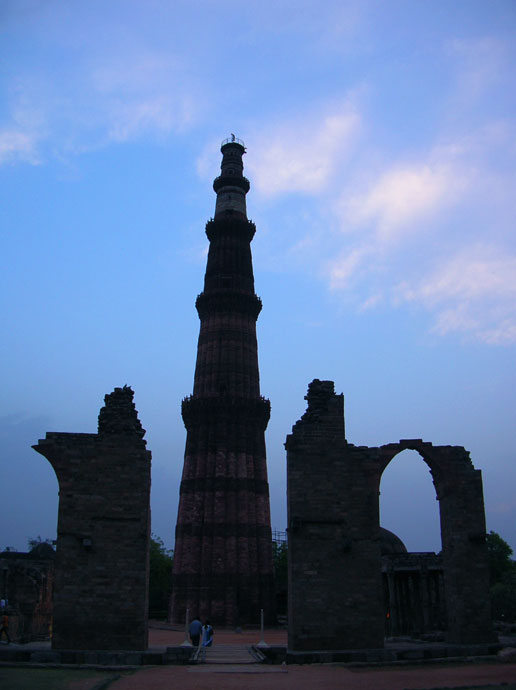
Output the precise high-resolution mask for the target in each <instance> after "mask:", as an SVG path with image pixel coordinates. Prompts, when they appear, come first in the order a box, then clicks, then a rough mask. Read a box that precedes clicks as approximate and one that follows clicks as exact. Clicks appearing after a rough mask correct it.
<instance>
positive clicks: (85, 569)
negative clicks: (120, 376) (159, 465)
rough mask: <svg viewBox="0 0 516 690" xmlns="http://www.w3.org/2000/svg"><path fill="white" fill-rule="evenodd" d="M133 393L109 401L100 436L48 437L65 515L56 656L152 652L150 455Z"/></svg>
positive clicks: (41, 449)
mask: <svg viewBox="0 0 516 690" xmlns="http://www.w3.org/2000/svg"><path fill="white" fill-rule="evenodd" d="M144 434H145V430H144V429H142V427H141V424H140V422H139V420H138V416H137V412H136V410H135V407H134V403H133V391H132V390H131V389H130V388H128V387H127V386H124V388H115V390H114V391H113V393H111V394H109V395H106V396H105V407H103V408H102V410H101V411H100V415H99V432H98V434H70V433H54V432H48V433H47V435H46V438H45V439H43V440H40V441H39V442H38V444H37V445H35V446H33V448H34V449H35V450H37V451H38V453H41V454H42V455H44V456H45V457H46V458H47V460H48V461H49V462H50V463H51V465H52V467H53V468H54V470H55V473H56V475H57V479H58V482H59V513H58V529H57V532H58V534H57V549H56V566H55V583H54V597H53V609H54V610H53V636H52V648H53V649H69V650H73V649H94V650H99V649H106V650H108V649H125V650H144V649H146V648H147V638H148V635H147V607H148V601H147V600H148V576H149V575H148V559H149V538H150V507H149V506H150V469H151V454H150V452H149V451H148V450H147V449H146V442H145V441H144V440H143V436H144Z"/></svg>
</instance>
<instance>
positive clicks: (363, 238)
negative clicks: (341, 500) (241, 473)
mask: <svg viewBox="0 0 516 690" xmlns="http://www.w3.org/2000/svg"><path fill="white" fill-rule="evenodd" d="M515 29H516V5H515V4H514V2H512V0H508V1H502V0H490V2H488V3H487V2H483V1H482V2H476V1H475V0H468V1H466V2H463V1H461V0H455V1H454V2H453V3H450V2H443V1H439V0H433V1H432V2H429V1H426V0H421V1H420V2H408V1H399V2H396V1H395V0H392V1H391V2H389V3H385V2H380V1H371V2H368V1H367V0H362V1H360V2H353V1H349V2H348V1H346V0H341V1H340V2H333V1H331V0H328V2H325V3H323V4H321V3H316V2H313V1H312V0H307V1H303V0H292V1H289V0H286V1H283V2H282V1H280V2H274V3H273V2H269V1H268V0H262V1H261V2H259V3H258V2H248V3H242V2H241V0H239V1H238V2H237V1H234V2H233V1H226V0H219V1H217V2H211V1H209V0H204V1H200V0H197V1H196V0H189V1H188V2H181V1H180V0H176V1H174V2H167V1H165V0H145V2H144V1H143V0H139V1H136V0H107V1H106V0H102V1H100V0H89V1H88V2H87V3H85V2H80V1H79V0H68V2H66V3H62V2H58V1H57V0H55V1H54V0H46V1H45V0H32V1H30V0H16V1H14V0H12V1H9V0H4V2H3V3H2V5H1V7H0V64H1V70H0V80H1V91H0V93H1V97H0V177H1V184H0V190H1V191H0V227H1V235H2V244H1V247H2V252H1V255H2V271H1V278H0V280H1V283H2V285H1V294H2V300H1V319H2V323H3V325H4V337H3V338H2V362H3V365H4V374H3V377H2V380H3V386H2V389H3V391H2V396H1V400H0V422H1V425H0V439H1V455H0V457H1V463H2V472H1V484H2V490H3V492H2V493H3V498H2V513H3V519H2V522H1V525H0V547H3V546H6V545H11V546H14V547H16V548H19V549H24V548H25V547H26V541H27V538H29V537H34V536H37V535H38V534H39V535H41V536H42V537H44V538H45V537H50V538H53V537H54V536H55V530H56V515H57V481H56V479H55V476H54V474H53V471H52V469H51V467H50V465H49V463H48V462H47V461H46V460H45V459H44V458H43V457H42V456H40V455H38V454H37V453H35V452H34V451H33V450H32V449H31V448H30V446H31V445H32V444H34V443H36V442H37V440H38V439H39V438H43V437H44V435H45V433H46V432H47V431H70V432H95V431H96V423H97V415H98V411H99V409H100V407H101V406H102V404H103V396H104V395H105V394H106V393H108V392H110V391H111V390H112V389H113V388H114V387H115V386H119V385H124V384H129V385H131V386H132V387H133V389H134V390H135V403H136V407H137V409H138V411H139V416H140V419H141V421H142V424H143V426H144V428H146V429H147V436H146V438H147V441H148V447H149V449H150V450H151V451H152V454H153V470H152V471H153V475H152V476H153V489H152V520H153V531H154V532H155V533H156V534H158V535H159V536H161V537H162V538H163V539H164V540H165V542H166V543H167V544H168V545H172V540H173V531H174V527H175V519H176V511H177V499H178V490H179V481H180V475H181V470H182V462H183V453H184V442H185V430H184V427H183V424H182V421H181V416H180V403H181V399H182V398H183V397H184V396H186V395H189V394H191V392H192V384H193V372H194V365H195V355H196V345H197V335H198V327H199V324H198V317H197V314H196V311H195V308H194V302H195V297H196V295H197V294H198V293H199V292H200V291H201V289H202V281H203V275H204V268H205V262H206V251H207V240H206V237H205V235H204V225H205V223H206V221H207V220H208V219H209V218H210V217H211V216H212V215H213V212H214V204H215V194H214V193H213V191H212V189H211V183H212V180H213V178H214V177H215V176H216V175H217V174H218V170H219V166H220V152H219V146H220V141H221V140H222V139H224V138H225V137H227V136H229V134H230V133H231V132H235V133H236V135H237V136H238V137H240V138H242V139H243V140H244V141H245V143H246V145H247V149H248V153H247V155H246V157H245V160H244V162H245V166H246V167H245V174H246V176H247V177H248V178H249V179H250V181H251V191H250V192H249V194H248V198H247V201H248V213H249V217H250V218H251V219H252V220H254V221H255V223H256V225H257V234H256V237H255V240H254V242H253V258H254V269H255V281H256V291H257V294H258V295H260V296H261V297H262V299H263V305H264V306H263V311H262V313H261V315H260V318H259V321H258V339H259V354H260V370H261V386H262V393H263V395H265V396H266V397H268V398H270V400H271V405H272V416H271V421H270V423H269V427H268V432H267V449H268V466H269V479H270V488H271V505H272V524H273V527H275V528H276V529H280V530H283V529H284V528H285V526H286V497H285V491H286V489H285V452H284V448H283V443H284V441H285V436H286V434H287V433H289V432H290V429H291V427H292V425H293V424H294V423H295V422H296V420H297V419H298V418H299V417H300V416H301V414H302V413H303V412H304V410H305V401H304V400H303V396H304V395H305V393H306V388H307V385H308V383H309V381H311V380H312V379H313V378H321V379H331V380H334V381H335V387H336V390H337V392H343V393H344V395H345V406H346V432H347V438H348V440H349V441H350V442H352V443H355V444H357V445H381V444H384V443H389V442H394V441H398V440H399V439H400V438H423V439H424V440H426V441H432V442H433V443H434V444H451V445H462V446H465V447H466V448H467V449H468V450H469V451H470V452H471V457H472V460H473V463H474V465H475V466H476V467H477V468H479V469H482V471H483V478H484V493H485V501H486V515H487V527H488V529H492V530H495V531H497V532H499V533H500V534H501V535H502V536H503V537H504V538H505V539H506V540H507V541H509V543H510V544H511V546H512V547H513V548H514V549H515V550H516V520H515V518H516V498H515V495H516V492H515V491H514V487H515V480H516V463H515V451H514V442H513V437H514V411H515V402H516V400H515V398H516V385H515V384H516V381H515V378H516V376H515V366H514V361H515V356H514V355H515V345H516V241H515V236H514V218H515V211H516V194H515V192H514V190H515V188H516V184H515V182H516V124H515V120H514V114H515V100H516V88H515V79H514V74H515V68H516V60H515V58H516V40H515V38H516V37H515ZM418 460H419V458H418V456H416V457H414V456H413V455H411V453H410V452H408V451H406V452H405V453H403V454H400V455H399V456H397V457H396V458H395V459H394V461H393V463H392V464H391V466H389V468H388V469H387V470H386V473H385V475H384V478H383V480H382V487H381V489H382V495H381V513H382V524H383V525H384V526H385V527H387V528H389V529H391V530H393V531H395V532H396V533H397V534H398V535H399V536H400V537H401V538H402V539H403V540H404V541H405V543H406V545H407V547H408V548H409V549H410V550H422V551H424V550H438V549H439V548H440V541H439V530H438V515H437V503H436V501H435V494H434V493H433V487H432V484H431V480H430V475H429V473H428V469H427V467H426V465H425V464H424V463H423V462H422V461H418Z"/></svg>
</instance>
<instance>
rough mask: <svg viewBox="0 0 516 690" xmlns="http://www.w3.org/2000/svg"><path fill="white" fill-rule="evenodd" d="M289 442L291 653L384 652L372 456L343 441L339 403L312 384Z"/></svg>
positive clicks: (326, 387) (330, 389)
mask: <svg viewBox="0 0 516 690" xmlns="http://www.w3.org/2000/svg"><path fill="white" fill-rule="evenodd" d="M306 400H307V401H308V409H307V411H306V413H305V414H304V415H303V417H302V418H301V419H300V420H299V421H298V422H297V424H295V426H294V427H293V430H292V434H291V435H289V436H288V437H287V442H286V448H287V487H288V557H289V636H288V646H289V650H291V651H306V650H317V649H325V650H338V649H364V648H381V647H383V644H384V618H383V615H384V612H383V593H382V579H381V558H380V526H379V515H378V462H377V459H376V458H375V451H376V449H373V450H372V451H371V450H370V449H368V448H361V447H356V446H353V445H351V444H348V443H347V442H346V440H345V437H344V399H343V396H342V395H335V392H334V386H333V382H332V381H319V380H318V379H315V380H314V381H313V382H312V383H311V384H310V386H309V388H308V394H307V396H306Z"/></svg>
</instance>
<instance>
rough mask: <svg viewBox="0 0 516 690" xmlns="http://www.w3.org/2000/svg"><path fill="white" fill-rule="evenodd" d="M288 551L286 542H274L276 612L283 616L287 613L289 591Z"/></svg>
mask: <svg viewBox="0 0 516 690" xmlns="http://www.w3.org/2000/svg"><path fill="white" fill-rule="evenodd" d="M287 555H288V549H287V544H286V542H277V541H273V542H272V562H273V566H274V588H275V591H276V611H277V613H278V614H280V615H283V614H286V612H287V591H288V567H287Z"/></svg>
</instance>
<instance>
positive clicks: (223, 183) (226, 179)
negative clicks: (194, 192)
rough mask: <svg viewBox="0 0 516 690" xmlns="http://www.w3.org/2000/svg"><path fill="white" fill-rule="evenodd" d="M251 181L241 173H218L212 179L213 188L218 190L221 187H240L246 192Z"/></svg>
mask: <svg viewBox="0 0 516 690" xmlns="http://www.w3.org/2000/svg"><path fill="white" fill-rule="evenodd" d="M250 186H251V183H250V182H249V180H248V179H247V177H244V176H243V175H234V176H233V175H227V174H226V175H219V176H218V177H216V178H215V179H214V180H213V189H214V191H215V192H218V191H219V190H220V189H222V187H240V189H243V190H244V192H245V193H246V194H247V192H248V191H249V188H250Z"/></svg>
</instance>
